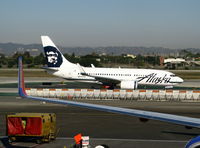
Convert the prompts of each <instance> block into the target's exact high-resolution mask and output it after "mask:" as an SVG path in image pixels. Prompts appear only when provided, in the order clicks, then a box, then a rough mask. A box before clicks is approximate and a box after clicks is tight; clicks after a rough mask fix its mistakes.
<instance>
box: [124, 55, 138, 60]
mask: <svg viewBox="0 0 200 148" xmlns="http://www.w3.org/2000/svg"><path fill="white" fill-rule="evenodd" d="M124 57H130V58H132V59H135V58H136V56H135V55H133V54H125V55H124Z"/></svg>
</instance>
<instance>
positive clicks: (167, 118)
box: [18, 57, 200, 128]
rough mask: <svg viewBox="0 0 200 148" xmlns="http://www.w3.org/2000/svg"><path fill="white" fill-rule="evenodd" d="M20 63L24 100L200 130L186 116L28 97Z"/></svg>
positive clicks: (198, 124)
mask: <svg viewBox="0 0 200 148" xmlns="http://www.w3.org/2000/svg"><path fill="white" fill-rule="evenodd" d="M18 62H19V65H18V67H19V73H18V74H19V75H18V78H19V83H18V89H19V95H20V96H21V97H23V98H27V99H32V100H39V101H46V102H50V103H56V104H64V105H72V106H77V107H83V108H88V109H94V110H100V111H106V112H112V113H119V114H124V115H129V116H136V117H139V118H141V119H152V120H158V121H163V122H168V123H173V124H179V125H183V126H188V127H195V128H200V119H198V118H191V117H184V116H178V115H172V114H165V113H158V112H151V111H143V110H136V109H127V108H120V107H112V106H106V105H96V104H90V103H81V102H75V101H67V100H58V99H53V98H42V97H34V96H28V95H27V94H26V91H25V86H24V74H23V65H22V58H21V57H19V61H18Z"/></svg>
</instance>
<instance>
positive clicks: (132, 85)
mask: <svg viewBox="0 0 200 148" xmlns="http://www.w3.org/2000/svg"><path fill="white" fill-rule="evenodd" d="M120 88H121V89H137V88H138V81H122V82H121V83H120Z"/></svg>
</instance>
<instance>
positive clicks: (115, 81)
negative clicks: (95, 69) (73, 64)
mask: <svg viewBox="0 0 200 148" xmlns="http://www.w3.org/2000/svg"><path fill="white" fill-rule="evenodd" d="M77 65H78V66H79V69H80V71H81V74H82V75H84V76H88V77H92V78H95V80H97V81H99V82H101V83H103V84H118V83H120V82H121V80H118V79H113V78H108V77H102V76H96V75H89V74H87V72H85V70H84V67H82V66H81V65H79V64H77Z"/></svg>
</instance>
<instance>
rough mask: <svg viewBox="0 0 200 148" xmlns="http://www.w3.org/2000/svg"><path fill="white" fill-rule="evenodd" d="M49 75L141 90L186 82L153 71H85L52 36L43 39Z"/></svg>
mask: <svg viewBox="0 0 200 148" xmlns="http://www.w3.org/2000/svg"><path fill="white" fill-rule="evenodd" d="M41 39H42V44H43V48H44V53H45V57H46V61H47V66H48V67H46V68H45V69H46V70H47V72H48V73H50V74H53V75H55V76H58V77H62V78H64V79H66V80H73V81H82V82H92V83H98V84H102V85H105V86H110V87H111V88H113V87H116V86H119V87H120V88H121V89H137V87H138V84H139V85H161V86H173V85H176V84H179V83H182V82H183V79H181V78H180V77H178V76H176V75H175V74H173V73H171V72H168V71H163V70H153V69H128V68H96V67H94V66H92V67H83V66H81V65H79V64H74V63H71V62H69V61H68V60H67V59H66V58H65V57H64V56H63V54H62V53H61V52H60V50H59V49H58V48H57V47H56V46H55V44H54V43H53V42H52V41H51V39H50V38H49V37H48V36H41Z"/></svg>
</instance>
